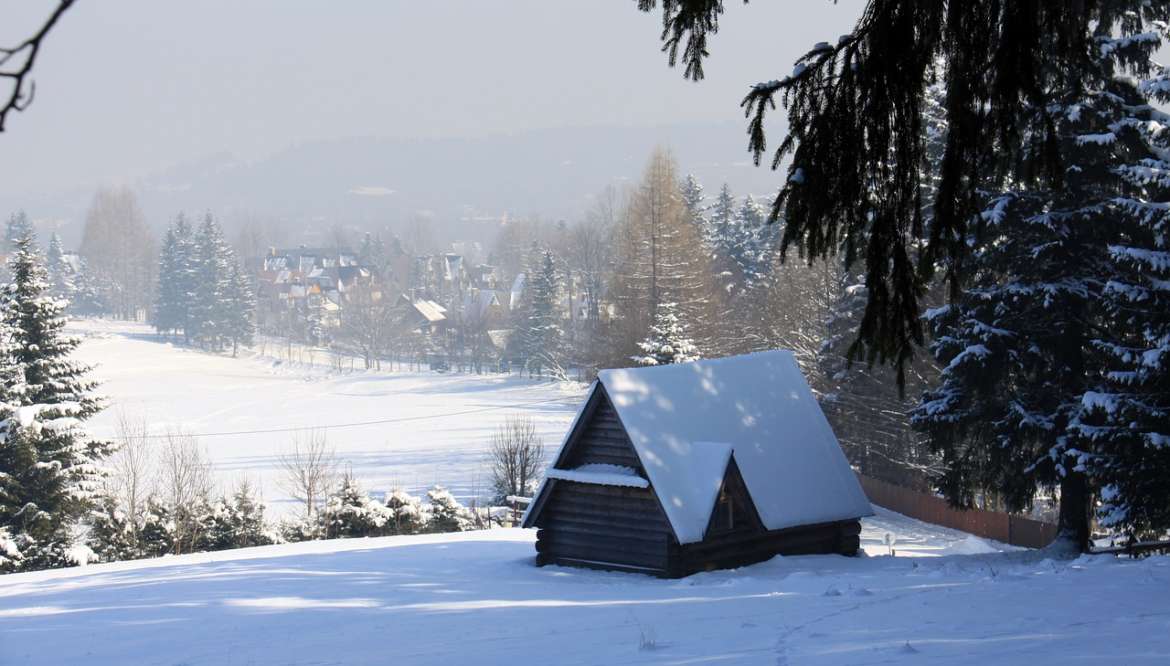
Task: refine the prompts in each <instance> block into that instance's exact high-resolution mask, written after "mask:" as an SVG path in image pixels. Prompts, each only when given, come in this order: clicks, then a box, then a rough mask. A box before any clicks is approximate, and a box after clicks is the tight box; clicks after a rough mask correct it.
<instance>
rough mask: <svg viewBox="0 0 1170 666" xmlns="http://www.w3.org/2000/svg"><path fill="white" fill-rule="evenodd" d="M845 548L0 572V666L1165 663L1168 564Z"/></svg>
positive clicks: (307, 551) (942, 546) (311, 551)
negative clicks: (673, 559) (838, 551)
mask: <svg viewBox="0 0 1170 666" xmlns="http://www.w3.org/2000/svg"><path fill="white" fill-rule="evenodd" d="M887 533H894V534H895V535H896V536H897V541H898V543H897V544H896V545H895V548H896V549H897V551H898V557H895V558H890V557H888V556H885V553H886V552H887V548H886V546H885V545H883V543H882V542H883V539H884V536H885V534H887ZM862 538H863V546H864V547H865V549H866V551H867V552H868V553H869V557H859V558H844V557H838V556H812V557H791V558H777V559H774V560H772V561H770V562H766V563H763V564H759V565H755V566H752V567H748V568H745V569H741V570H739V571H721V572H712V573H706V574H699V575H696V576H692V577H690V578H686V579H682V580H673V581H672V580H657V579H653V578H648V577H643V576H639V575H634V574H619V573H610V572H596V571H583V570H575V569H564V568H558V567H545V568H540V569H538V568H536V567H534V566H533V565H532V563H531V562H532V555H533V546H532V539H533V533H532V532H531V531H524V530H493V531H485V532H471V533H462V534H448V535H433V536H420V537H389V538H382V539H369V540H360V539H355V540H348V541H327V542H311V543H303V544H293V545H285V546H272V547H266V548H254V549H247V550H240V551H228V552H220V553H210V554H202V555H186V556H182V557H174V558H164V559H160V560H149V561H143V562H126V563H117V564H109V565H98V566H92V567H88V568H84V569H70V570H63V571H51V572H37V573H30V574H18V575H9V576H0V664H5V665H7V664H27V665H29V666H39V665H45V666H50V665H52V666H57V665H61V664H86V665H87V666H107V665H109V666H113V665H122V664H135V665H136V666H150V665H160V666H163V665H165V666H173V665H176V664H184V665H187V666H211V665H215V666H221V665H227V664H241V665H243V664H264V665H293V664H296V665H303V666H307V665H310V664H312V665H323V664H437V665H442V666H450V665H452V664H516V663H550V664H553V663H555V664H637V663H653V664H683V663H686V664H697V663H703V664H706V663H718V664H770V665H771V664H876V663H921V664H940V663H946V664H952V663H962V664H1046V663H1067V662H1069V661H1076V662H1077V663H1087V664H1094V663H1095V664H1114V663H1116V664H1120V663H1125V664H1142V663H1149V664H1164V663H1167V661H1168V660H1170V615H1168V607H1167V604H1166V594H1165V593H1166V590H1167V589H1170V558H1166V557H1155V558H1150V559H1148V560H1145V561H1140V562H1134V561H1126V560H1117V559H1113V558H1110V557H1095V558H1082V559H1079V560H1074V561H1052V560H1046V559H1043V558H1042V556H1040V555H1039V554H1037V553H1031V552H1001V550H1000V549H1001V547H1000V546H998V545H997V544H993V543H989V542H986V541H983V540H980V539H977V538H975V537H969V536H966V535H963V534H961V533H957V532H952V531H949V530H945V529H942V528H936V527H933V526H929V525H924V524H922V523H918V522H916V521H912V520H910V519H907V518H904V517H901V516H897V515H895V514H889V513H886V512H879V515H878V516H877V517H874V518H867V519H865V520H864V532H863V533H862ZM925 556H939V557H925Z"/></svg>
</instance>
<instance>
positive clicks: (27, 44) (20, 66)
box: [0, 0, 74, 132]
mask: <svg viewBox="0 0 1170 666" xmlns="http://www.w3.org/2000/svg"><path fill="white" fill-rule="evenodd" d="M73 3H74V0H60V1H59V2H58V3H57V7H56V9H54V10H53V13H52V14H50V15H49V18H47V19H46V20H45V22H44V23H43V24H42V25H41V27H40V28H39V29H38V30H37V31H36V33H35V34H33V35H32V36H31V37H29V38H28V39H26V40H24V41H23V42H21V43H20V44H18V45H16V46H14V47H12V48H0V78H5V79H8V80H10V81H12V92H10V93H9V94H8V97H7V99H5V100H4V101H3V106H0V132H3V131H4V129H5V127H4V124H5V123H6V122H7V121H8V114H9V113H10V112H12V111H17V112H20V111H24V110H25V109H27V108H28V105H29V104H32V101H33V98H34V97H35V96H36V92H37V86H36V82H35V81H33V80H32V79H30V78H29V75H30V74H32V69H33V65H35V64H36V61H37V55H39V54H40V51H41V45H42V44H43V43H44V41H45V37H47V36H48V34H49V31H50V30H52V29H53V26H55V25H57V21H58V19H60V18H61V15H62V14H64V13H65V11H66V10H68V9H69V8H70V7H71V6H73ZM14 58H15V59H16V60H15V61H14V60H13V59H14ZM26 80H27V81H28V85H27V86H26V85H25V81H26Z"/></svg>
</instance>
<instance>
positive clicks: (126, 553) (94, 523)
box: [85, 493, 141, 562]
mask: <svg viewBox="0 0 1170 666" xmlns="http://www.w3.org/2000/svg"><path fill="white" fill-rule="evenodd" d="M87 523H88V525H89V530H88V533H87V534H86V539H85V541H86V545H87V546H89V548H90V550H92V551H93V552H94V554H95V555H96V556H97V558H98V561H100V562H120V561H123V560H133V559H137V558H139V557H141V553H140V550H139V547H138V535H136V534H135V533H134V524H133V523H132V522H130V520H129V519H128V518H127V516H126V513H125V512H123V511H122V509H121V508H119V502H118V499H117V498H116V497H114V496H113V495H111V494H108V493H105V494H102V495H101V496H100V497H99V498H98V499H97V501H95V502H94V507H93V509H91V510H90V512H89V520H88V521H87Z"/></svg>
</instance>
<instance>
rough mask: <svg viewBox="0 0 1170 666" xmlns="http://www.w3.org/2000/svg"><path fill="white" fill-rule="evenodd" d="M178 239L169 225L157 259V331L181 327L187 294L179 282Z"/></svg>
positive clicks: (172, 330) (155, 297)
mask: <svg viewBox="0 0 1170 666" xmlns="http://www.w3.org/2000/svg"><path fill="white" fill-rule="evenodd" d="M178 244H179V239H178V237H177V235H176V233H175V226H174V225H171V226H170V227H169V228H168V229H167V233H166V235H165V236H163V242H162V247H161V248H160V250H159V260H158V288H157V289H155V295H154V317H153V320H154V328H155V330H156V331H158V332H159V333H165V332H174V331H178V330H180V329H182V328H183V324H184V323H185V321H184V319H185V317H184V316H183V315H184V314H185V312H184V311H185V310H186V305H187V294H186V293H185V292H184V291H183V290H182V286H181V285H180V283H179V277H180V273H181V265H180V261H179V253H178Z"/></svg>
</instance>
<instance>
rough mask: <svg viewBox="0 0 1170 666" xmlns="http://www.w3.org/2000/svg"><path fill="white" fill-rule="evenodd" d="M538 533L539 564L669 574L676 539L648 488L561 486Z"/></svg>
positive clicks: (546, 509)
mask: <svg viewBox="0 0 1170 666" xmlns="http://www.w3.org/2000/svg"><path fill="white" fill-rule="evenodd" d="M537 527H539V528H540V529H539V530H538V531H537V533H536V551H537V556H536V557H537V564H553V563H557V564H570V565H578V564H584V565H594V566H597V565H609V566H606V568H618V569H621V568H629V569H631V570H646V571H648V572H649V573H661V572H664V571H665V570H666V568H667V565H668V551H669V547H670V544H671V542H672V541H673V539H674V537H673V535H672V534H671V530H670V526H669V524H668V523H667V522H666V516H665V515H663V513H662V510H661V509H660V508H659V506H658V502H657V500H655V499H654V496H653V495H652V494H651V492H650V490H649V489H647V488H624V487H616V486H599V485H593V484H587V483H575V482H572V481H557V482H556V486H555V487H554V488H553V489H552V494H551V495H550V496H549V498H548V502H547V504H545V506H544V509H543V511H541V514H540V517H539V518H538V520H537Z"/></svg>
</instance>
